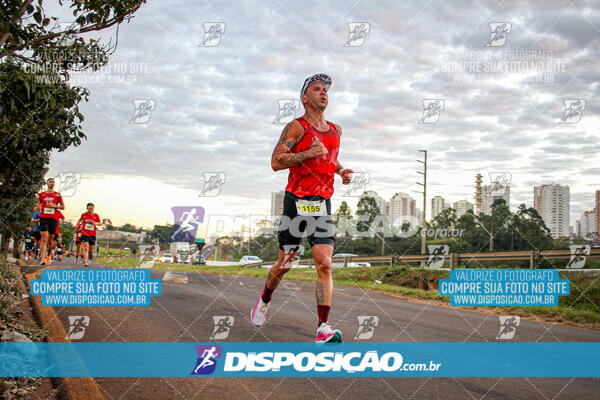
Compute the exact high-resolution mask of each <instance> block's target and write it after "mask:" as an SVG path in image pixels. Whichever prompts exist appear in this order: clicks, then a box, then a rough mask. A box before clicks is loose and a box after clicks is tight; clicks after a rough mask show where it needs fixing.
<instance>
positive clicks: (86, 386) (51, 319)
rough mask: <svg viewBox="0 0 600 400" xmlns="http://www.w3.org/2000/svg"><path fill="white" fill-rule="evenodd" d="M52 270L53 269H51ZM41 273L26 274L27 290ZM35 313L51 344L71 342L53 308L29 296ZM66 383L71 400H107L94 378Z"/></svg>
mask: <svg viewBox="0 0 600 400" xmlns="http://www.w3.org/2000/svg"><path fill="white" fill-rule="evenodd" d="M50 268H52V267H50ZM41 271H42V269H40V270H39V271H37V272H36V273H32V274H25V280H26V281H27V289H28V290H31V280H32V279H35V278H36V275H39V276H38V278H39V277H41ZM29 299H30V301H31V305H32V307H33V311H34V313H35V314H36V315H37V317H38V320H39V322H40V323H41V324H42V327H43V328H45V329H47V330H48V341H49V342H60V343H64V342H70V341H71V340H69V339H65V338H66V337H67V331H65V328H63V326H62V324H61V323H60V320H59V318H58V315H57V314H56V313H55V312H54V308H53V307H51V306H43V305H42V299H41V297H40V296H29ZM60 379H62V380H63V382H64V387H65V392H66V394H67V397H68V398H69V399H71V400H88V399H90V400H105V399H106V397H105V396H104V395H103V394H102V390H101V389H100V386H98V383H96V381H95V380H94V379H93V378H60Z"/></svg>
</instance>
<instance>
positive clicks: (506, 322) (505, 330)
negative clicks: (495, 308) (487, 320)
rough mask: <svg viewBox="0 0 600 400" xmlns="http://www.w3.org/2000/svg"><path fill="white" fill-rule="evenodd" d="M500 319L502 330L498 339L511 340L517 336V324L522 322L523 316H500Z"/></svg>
mask: <svg viewBox="0 0 600 400" xmlns="http://www.w3.org/2000/svg"><path fill="white" fill-rule="evenodd" d="M498 318H499V319H500V331H499V332H498V336H496V339H501V340H510V339H512V338H513V337H515V332H516V331H517V326H519V325H520V324H521V317H511V316H508V317H500V316H499V317H498Z"/></svg>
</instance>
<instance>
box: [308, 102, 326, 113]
mask: <svg viewBox="0 0 600 400" xmlns="http://www.w3.org/2000/svg"><path fill="white" fill-rule="evenodd" d="M308 102H309V103H310V105H311V106H313V108H314V109H315V110H317V111H319V112H323V111H325V109H326V108H327V105H324V106H322V105H320V104H315V103H313V102H312V101H310V100H309V101H308Z"/></svg>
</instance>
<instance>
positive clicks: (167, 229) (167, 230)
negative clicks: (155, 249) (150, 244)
mask: <svg viewBox="0 0 600 400" xmlns="http://www.w3.org/2000/svg"><path fill="white" fill-rule="evenodd" d="M172 232H173V226H171V225H154V228H153V229H152V232H150V236H151V237H152V238H153V239H156V240H158V243H159V244H160V243H167V242H168V241H169V237H170V236H171V233H172Z"/></svg>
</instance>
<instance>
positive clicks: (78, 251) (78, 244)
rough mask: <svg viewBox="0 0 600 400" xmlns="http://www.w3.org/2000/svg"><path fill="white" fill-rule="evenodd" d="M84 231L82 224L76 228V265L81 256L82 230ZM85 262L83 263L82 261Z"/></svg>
mask: <svg viewBox="0 0 600 400" xmlns="http://www.w3.org/2000/svg"><path fill="white" fill-rule="evenodd" d="M82 229H83V225H82V224H81V222H80V223H78V224H77V226H76V227H75V264H77V263H78V262H79V261H78V260H79V257H82V256H81V230H82ZM82 262H83V261H82Z"/></svg>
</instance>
